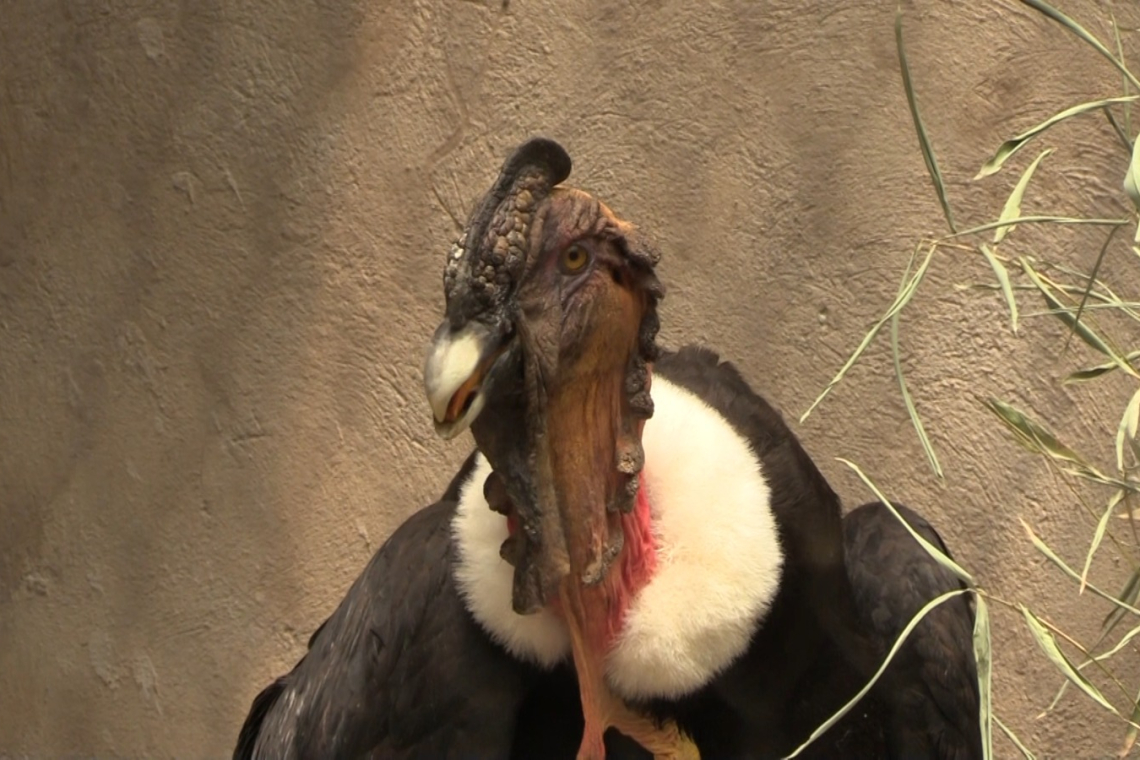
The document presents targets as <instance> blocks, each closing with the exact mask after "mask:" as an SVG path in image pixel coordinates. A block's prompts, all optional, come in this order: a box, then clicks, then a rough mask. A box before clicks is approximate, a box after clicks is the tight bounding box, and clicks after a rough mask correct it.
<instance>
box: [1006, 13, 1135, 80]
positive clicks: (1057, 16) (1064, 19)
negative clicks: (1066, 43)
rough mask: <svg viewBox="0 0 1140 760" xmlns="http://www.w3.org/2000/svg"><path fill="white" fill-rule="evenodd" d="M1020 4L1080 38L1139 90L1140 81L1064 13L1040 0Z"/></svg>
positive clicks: (1098, 41)
mask: <svg viewBox="0 0 1140 760" xmlns="http://www.w3.org/2000/svg"><path fill="white" fill-rule="evenodd" d="M1021 2H1023V3H1025V4H1026V5H1028V6H1029V7H1030V8H1033V9H1034V10H1036V11H1040V12H1041V13H1043V14H1045V15H1046V16H1048V17H1049V18H1051V19H1053V20H1054V21H1056V22H1057V23H1058V24H1060V25H1061V26H1063V27H1065V28H1066V29H1068V30H1069V31H1070V32H1072V33H1073V34H1075V35H1077V36H1078V37H1080V38H1081V39H1082V40H1084V41H1085V42H1087V43H1088V44H1090V45H1092V46H1093V48H1094V49H1095V50H1096V51H1097V52H1098V53H1100V54H1101V55H1103V56H1104V57H1105V58H1107V59H1108V60H1109V61H1111V62H1112V65H1113V66H1115V67H1116V68H1117V69H1119V70H1120V73H1121V74H1123V75H1124V76H1125V78H1127V79H1128V81H1129V82H1131V83H1132V86H1133V87H1135V88H1136V89H1138V90H1140V80H1138V79H1137V78H1136V77H1135V76H1133V75H1132V72H1131V71H1129V70H1128V67H1126V66H1125V65H1124V63H1123V62H1121V61H1118V60H1116V56H1114V55H1113V54H1112V53H1110V52H1109V50H1108V48H1106V47H1105V46H1104V45H1103V44H1101V42H1100V40H1098V39H1097V38H1096V37H1093V36H1092V35H1091V34H1089V33H1088V31H1086V30H1085V28H1084V27H1083V26H1081V25H1080V24H1078V23H1077V22H1076V21H1073V20H1072V19H1071V18H1069V17H1068V16H1066V15H1065V14H1064V13H1061V11H1059V10H1057V9H1056V8H1054V7H1053V6H1051V5H1049V3H1046V2H1043V1H1042V0H1021Z"/></svg>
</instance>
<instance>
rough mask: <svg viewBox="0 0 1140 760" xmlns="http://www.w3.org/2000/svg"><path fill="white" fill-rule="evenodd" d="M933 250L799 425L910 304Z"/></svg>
mask: <svg viewBox="0 0 1140 760" xmlns="http://www.w3.org/2000/svg"><path fill="white" fill-rule="evenodd" d="M935 250H937V246H936V245H931V246H930V248H929V249H928V250H927V252H926V257H925V258H924V259H923V261H922V264H920V265H919V267H918V269H917V270H916V271H915V273H914V276H913V277H911V279H910V281H909V282H907V283H906V285H905V286H904V287H903V288H902V289H901V290H900V291H899V294H898V295H897V296H896V297H895V300H894V303H892V304H891V305H890V307H889V308H888V309H887V311H886V313H885V314H883V316H882V317H880V318H879V321H878V322H876V323H875V324H874V325H872V326H871V329H870V330H868V331H867V334H866V335H864V336H863V340H862V341H861V342H860V343H859V345H858V346H857V347H856V348H855V351H854V352H852V354H851V356H850V357H848V359H847V361H846V362H845V363H844V365H843V366H842V367H840V369H839V371H838V372H837V373H835V377H833V378H831V382H829V383H828V384H827V387H826V388H824V389H823V391H822V392H821V393H820V394H819V396H817V397H816V399H815V401H813V402H812V403H811V406H809V407H808V409H807V411H806V412H804V413H803V414H802V415H800V422H801V423H802V422H803V421H804V420H806V419H807V418H808V416H809V415H810V414H811V413H812V412H813V411H815V408H816V407H817V406H819V405H820V403H822V401H823V400H824V399H825V398H826V397H827V395H828V394H829V393H831V391H832V390H833V389H834V388H835V386H837V385H839V383H840V382H841V381H842V380H843V378H844V377H846V376H847V372H848V371H849V370H850V369H851V368H852V367H853V366H855V362H856V361H858V359H859V357H860V356H862V355H863V352H864V351H866V350H867V346H869V345H871V341H872V340H874V339H875V336H876V335H878V334H879V331H880V330H882V329H883V326H884V325H885V324H886V323H887V322H888V321H889V320H890V319H891V317H893V316H894V315H895V314H898V313H899V312H900V311H901V310H902V309H903V307H904V306H906V305H907V304H908V303H910V299H911V298H913V297H914V293H915V291H916V290H918V286H919V284H920V283H921V282H922V279H923V278H924V277H925V276H926V270H927V269H928V268H929V267H930V261H931V259H933V258H934V251H935Z"/></svg>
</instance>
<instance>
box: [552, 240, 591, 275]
mask: <svg viewBox="0 0 1140 760" xmlns="http://www.w3.org/2000/svg"><path fill="white" fill-rule="evenodd" d="M558 263H559V265H560V266H561V267H562V271H563V272H566V273H568V274H574V273H575V272H581V271H582V269H583V268H584V267H585V266H586V264H588V263H590V254H588V253H586V249H585V248H583V247H582V246H580V245H572V246H570V247H569V248H567V249H566V250H565V251H563V252H562V258H561V259H560V260H559V262H558Z"/></svg>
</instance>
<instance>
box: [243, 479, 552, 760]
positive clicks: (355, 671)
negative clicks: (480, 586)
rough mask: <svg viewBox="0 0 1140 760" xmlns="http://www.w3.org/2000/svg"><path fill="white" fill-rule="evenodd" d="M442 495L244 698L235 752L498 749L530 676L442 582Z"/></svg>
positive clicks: (282, 754) (446, 528)
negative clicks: (290, 660) (277, 672)
mask: <svg viewBox="0 0 1140 760" xmlns="http://www.w3.org/2000/svg"><path fill="white" fill-rule="evenodd" d="M471 465H472V460H470V459H469V460H468V462H467V463H466V464H465V465H464V469H463V470H462V471H461V472H460V474H459V475H457V476H456V478H455V480H453V481H452V484H451V486H450V487H449V488H448V492H447V493H446V494H445V496H449V497H451V498H449V499H447V500H445V501H440V502H437V503H436V504H433V505H432V506H430V507H427V508H425V509H423V510H421V511H420V512H418V513H416V514H415V515H413V516H412V517H411V518H410V519H408V520H407V521H406V522H405V523H404V524H403V525H401V526H400V528H399V529H397V530H396V532H395V533H393V534H392V536H391V537H390V538H389V539H388V540H387V541H386V542H385V543H384V545H383V546H382V547H381V548H380V549H379V550H378V551H377V553H376V555H375V556H374V557H373V558H372V560H371V561H370V562H369V564H368V566H367V567H366V568H365V570H364V572H363V573H362V574H361V575H360V577H359V578H358V579H357V580H356V582H355V583H354V584H353V585H352V587H351V588H350V589H349V591H348V593H347V594H346V596H345V598H344V600H343V601H342V602H341V604H340V605H339V607H338V608H337V609H336V611H335V612H334V613H333V615H332V616H331V617H330V618H329V619H328V620H327V621H325V623H324V624H323V625H322V626H321V627H320V628H319V629H318V630H317V632H316V633H315V634H314V635H313V637H312V639H311V640H310V643H309V651H308V653H307V654H306V655H305V656H304V657H303V658H302V659H301V661H300V662H299V663H298V664H297V666H296V667H295V668H294V669H293V670H292V672H290V673H289V674H288V675H285V676H283V677H281V678H279V679H277V680H276V681H275V682H274V683H273V684H271V685H270V686H269V687H267V688H266V689H265V690H263V691H262V692H261V693H260V694H258V696H257V697H256V698H255V699H254V701H253V705H252V707H251V709H250V713H249V716H248V717H247V718H246V721H245V724H244V725H243V726H242V729H241V732H240V735H239V738H238V742H237V747H236V749H235V752H234V757H235V758H275V759H276V758H290V757H359V756H361V755H367V754H369V753H376V754H380V753H382V754H383V755H384V756H386V757H390V756H398V757H424V758H445V757H450V756H453V755H462V756H478V757H508V756H509V755H510V752H511V745H512V742H513V741H514V734H515V719H516V715H517V713H518V709H519V705H520V703H521V701H522V700H523V698H524V696H525V694H526V692H527V690H528V688H529V686H530V682H531V681H532V679H533V677H534V674H533V672H532V670H531V669H530V668H528V667H526V666H524V665H522V664H520V663H518V662H516V661H514V660H512V659H510V658H509V657H508V656H507V654H506V653H505V652H504V651H503V650H502V649H500V648H499V647H497V646H496V645H495V644H493V643H492V642H491V641H490V639H489V638H488V637H487V636H486V634H485V633H484V632H483V631H482V630H481V629H480V628H479V627H478V626H477V625H476V624H475V623H474V621H473V620H472V619H471V618H470V617H469V615H468V613H467V611H466V609H465V608H464V606H463V603H462V600H461V598H460V596H459V594H458V592H457V590H456V588H455V586H454V584H453V582H452V573H451V567H452V562H453V557H452V544H451V533H450V527H451V518H452V515H453V514H454V512H455V497H456V496H457V494H458V488H459V485H460V484H461V482H462V480H463V479H464V477H465V476H466V475H467V474H468V473H469V472H470V469H471Z"/></svg>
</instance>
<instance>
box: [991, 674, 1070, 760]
mask: <svg viewBox="0 0 1140 760" xmlns="http://www.w3.org/2000/svg"><path fill="white" fill-rule="evenodd" d="M1065 683H1068V681H1066V682H1065ZM994 723H996V724H997V727H998V728H1000V729H1001V730H1002V733H1003V734H1005V735H1006V738H1008V739H1009V740H1010V741H1011V742H1013V746H1015V747H1017V751H1018V752H1020V753H1021V756H1022V757H1024V758H1025V760H1037V756H1036V755H1034V754H1033V753H1032V752H1030V751H1029V747H1026V746H1025V745H1024V744H1023V743H1022V741H1021V739H1018V738H1017V734H1015V733H1014V732H1013V729H1011V728H1010V727H1009V726H1007V725H1006V724H1005V723H1002V721H1001V719H999V718H998V717H997V716H996V715H995V716H994Z"/></svg>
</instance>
